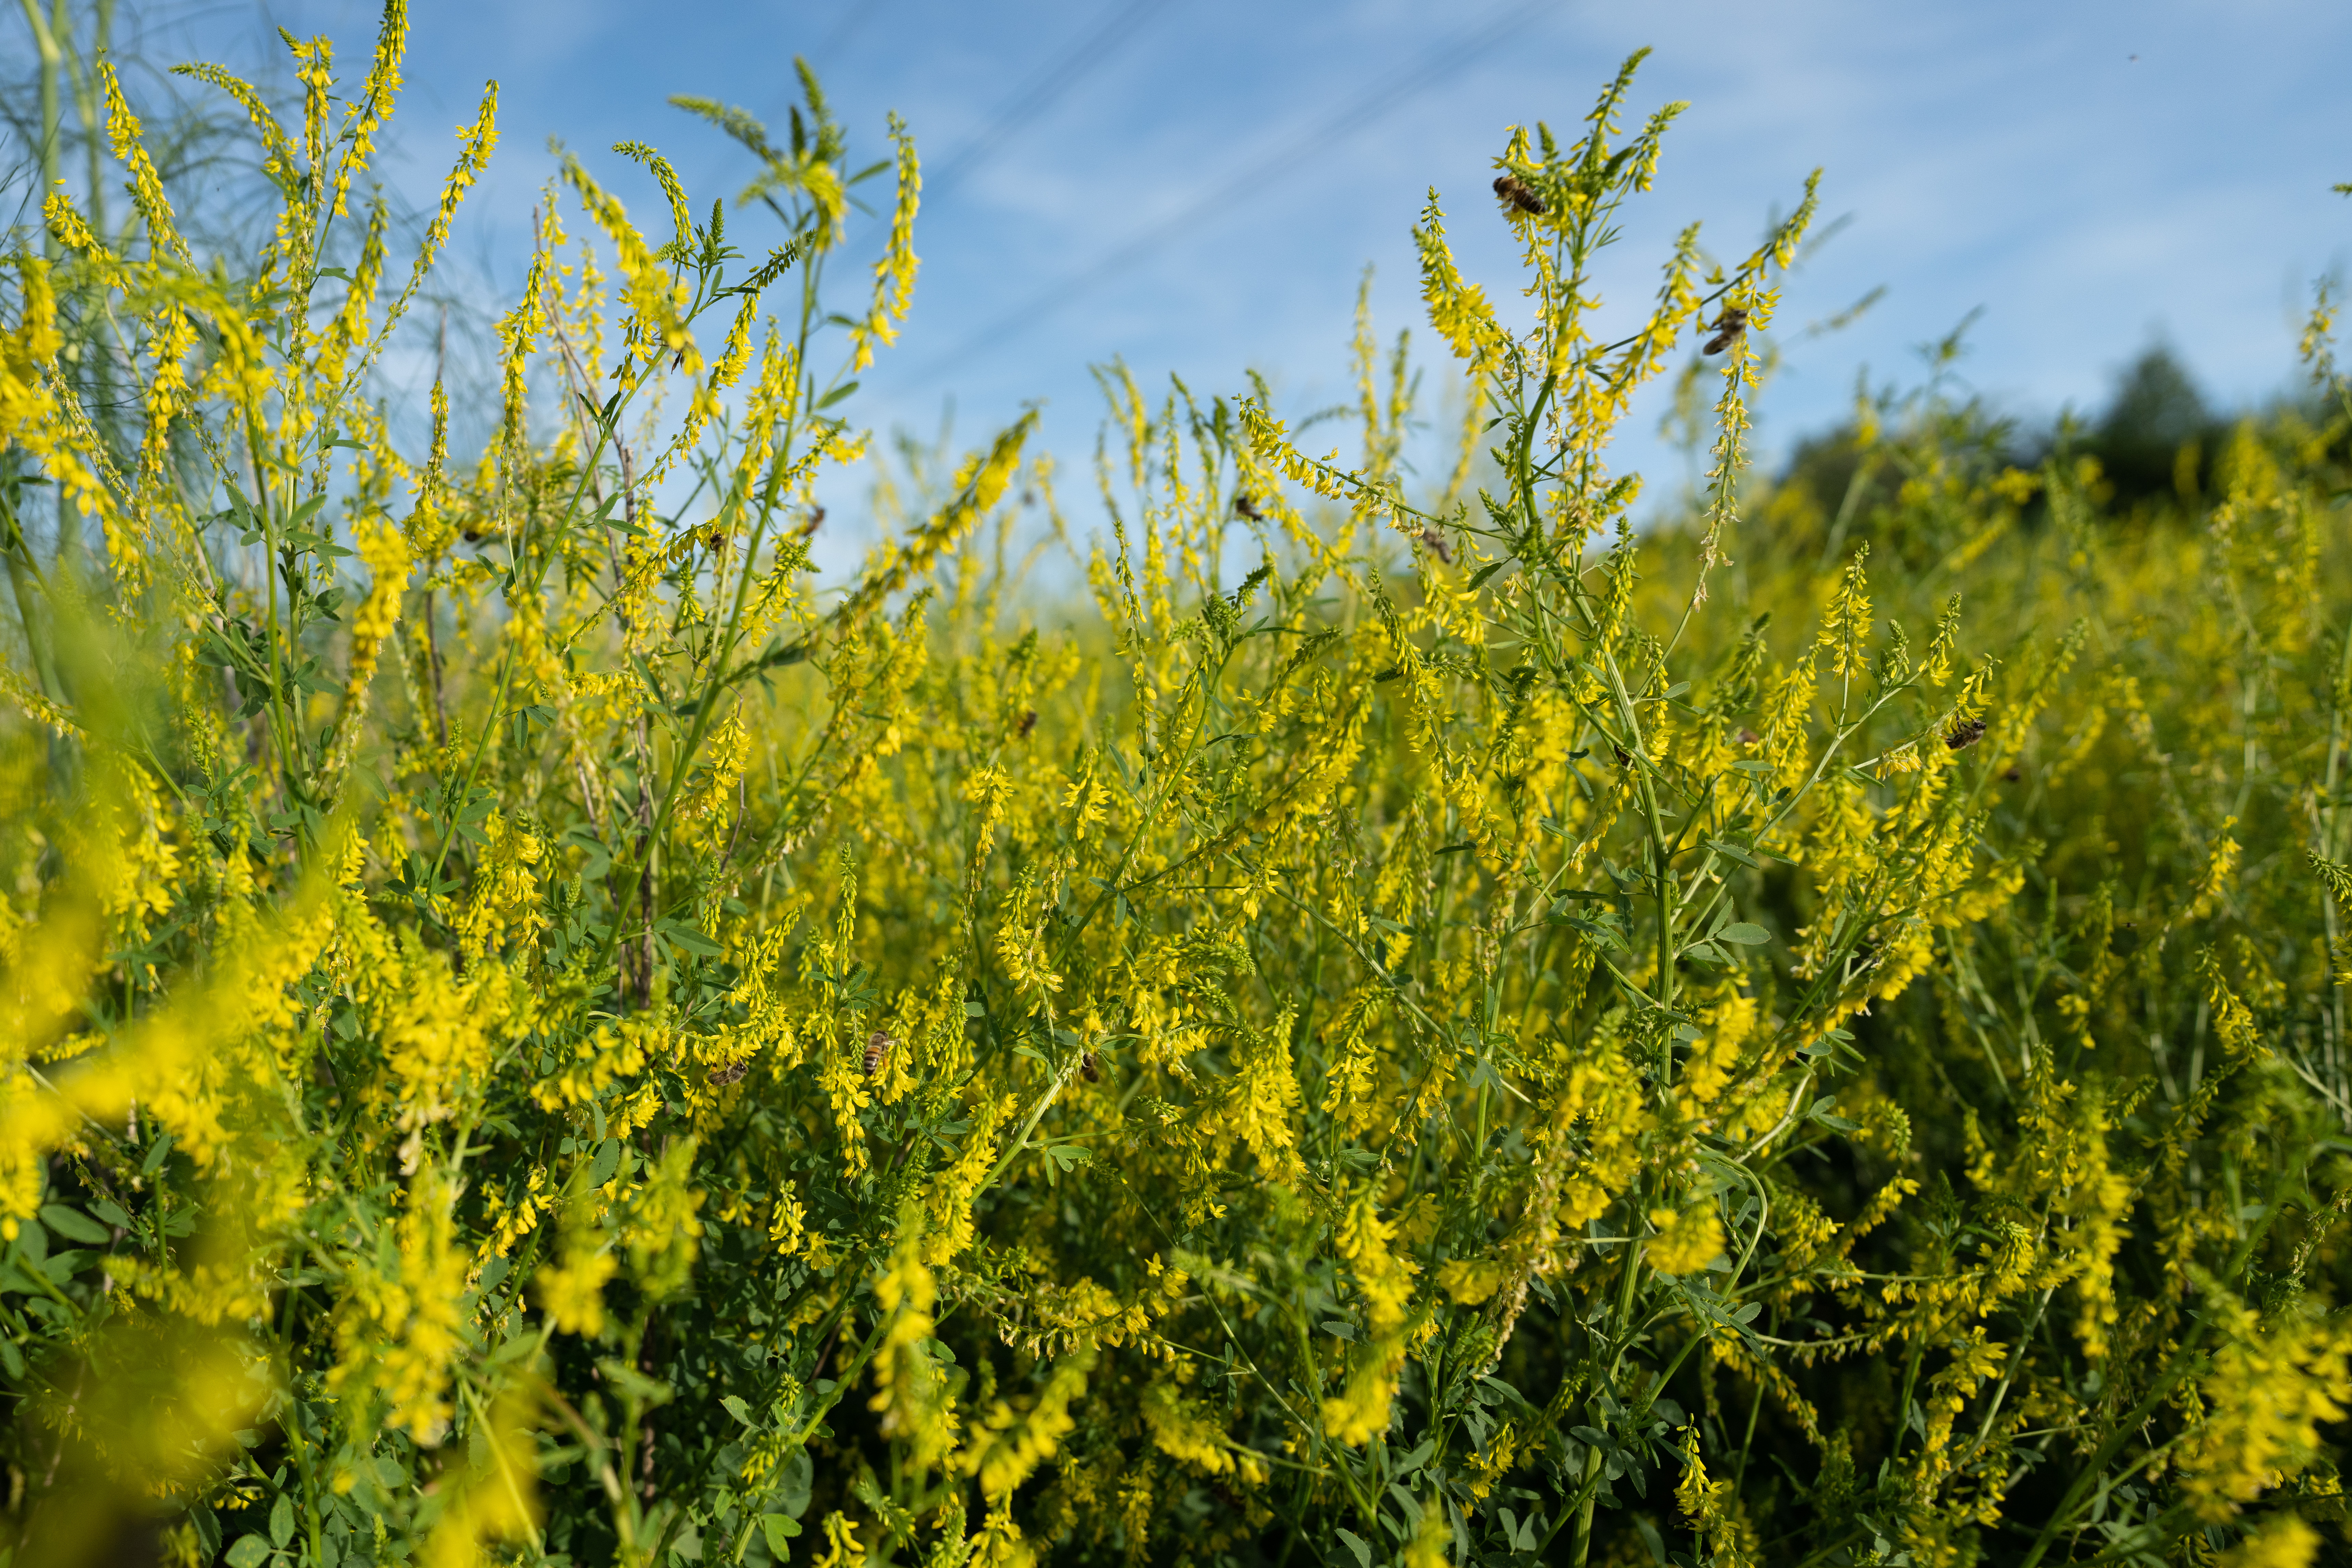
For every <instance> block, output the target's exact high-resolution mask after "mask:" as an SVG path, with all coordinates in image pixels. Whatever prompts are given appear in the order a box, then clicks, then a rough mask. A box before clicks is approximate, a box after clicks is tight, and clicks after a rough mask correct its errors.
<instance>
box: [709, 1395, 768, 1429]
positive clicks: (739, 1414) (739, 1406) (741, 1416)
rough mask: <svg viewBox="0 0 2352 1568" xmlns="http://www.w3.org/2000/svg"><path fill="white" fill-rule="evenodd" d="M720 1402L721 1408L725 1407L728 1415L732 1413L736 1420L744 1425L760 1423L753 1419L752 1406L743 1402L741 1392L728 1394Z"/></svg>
mask: <svg viewBox="0 0 2352 1568" xmlns="http://www.w3.org/2000/svg"><path fill="white" fill-rule="evenodd" d="M719 1406H720V1408H722V1409H724V1410H725V1411H726V1412H727V1414H728V1415H732V1416H733V1417H735V1419H736V1420H738V1421H740V1422H741V1423H743V1425H744V1426H757V1425H759V1423H758V1422H756V1421H755V1420H753V1419H752V1416H751V1406H750V1405H746V1404H744V1403H743V1396H742V1395H741V1394H728V1395H727V1396H726V1397H725V1398H723V1399H721V1400H720V1401H719Z"/></svg>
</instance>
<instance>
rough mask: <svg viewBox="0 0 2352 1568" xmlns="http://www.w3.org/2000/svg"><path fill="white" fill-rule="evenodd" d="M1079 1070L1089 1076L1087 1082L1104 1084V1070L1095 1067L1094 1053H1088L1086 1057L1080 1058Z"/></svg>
mask: <svg viewBox="0 0 2352 1568" xmlns="http://www.w3.org/2000/svg"><path fill="white" fill-rule="evenodd" d="M1078 1070H1079V1071H1080V1072H1082V1073H1084V1074H1086V1075H1087V1082H1088V1083H1100V1082H1102V1069H1101V1068H1098V1067H1097V1066H1095V1054H1094V1052H1092V1051H1088V1052H1087V1054H1086V1055H1085V1056H1083V1057H1080V1058H1078Z"/></svg>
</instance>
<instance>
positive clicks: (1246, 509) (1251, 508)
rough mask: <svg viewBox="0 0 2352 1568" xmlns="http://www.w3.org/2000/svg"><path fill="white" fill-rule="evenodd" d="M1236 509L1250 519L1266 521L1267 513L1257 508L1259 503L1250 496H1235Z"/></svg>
mask: <svg viewBox="0 0 2352 1568" xmlns="http://www.w3.org/2000/svg"><path fill="white" fill-rule="evenodd" d="M1234 510H1235V511H1237V512H1239V513H1241V514H1242V515H1243V516H1244V517H1245V518H1247V519H1249V520H1250V521H1252V522H1264V521H1265V513H1264V512H1262V511H1260V510H1257V503H1256V502H1255V501H1254V500H1250V499H1249V497H1247V496H1245V495H1241V496H1235V497H1234Z"/></svg>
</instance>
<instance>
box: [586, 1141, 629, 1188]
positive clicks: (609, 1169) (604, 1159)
mask: <svg viewBox="0 0 2352 1568" xmlns="http://www.w3.org/2000/svg"><path fill="white" fill-rule="evenodd" d="M620 1168H621V1141H620V1140H619V1139H618V1138H607V1139H605V1140H604V1142H603V1143H602V1144H600V1145H599V1146H598V1147H597V1150H596V1161H595V1163H593V1164H592V1165H590V1166H589V1167H588V1186H589V1190H590V1191H592V1192H593V1191H594V1190H595V1189H596V1188H598V1187H601V1186H603V1185H604V1184H605V1183H607V1182H609V1181H611V1180H612V1179H613V1173H614V1172H615V1171H617V1170H619V1169H620Z"/></svg>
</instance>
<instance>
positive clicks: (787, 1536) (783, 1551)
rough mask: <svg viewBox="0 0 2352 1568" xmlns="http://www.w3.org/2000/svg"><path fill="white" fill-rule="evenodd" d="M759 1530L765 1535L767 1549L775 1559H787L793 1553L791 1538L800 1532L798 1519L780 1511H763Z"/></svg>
mask: <svg viewBox="0 0 2352 1568" xmlns="http://www.w3.org/2000/svg"><path fill="white" fill-rule="evenodd" d="M760 1530H761V1533H763V1534H764V1535H766V1536H767V1538H768V1550H769V1552H772V1553H773V1554H774V1556H775V1559H776V1561H777V1562H779V1563H782V1562H785V1561H788V1560H789V1559H790V1558H791V1556H792V1554H793V1549H792V1547H791V1545H790V1542H791V1541H792V1538H793V1536H795V1535H798V1534H799V1533H800V1532H801V1527H800V1521H798V1520H794V1519H792V1518H789V1517H787V1516H786V1515H783V1514H781V1513H763V1514H761V1516H760Z"/></svg>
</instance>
